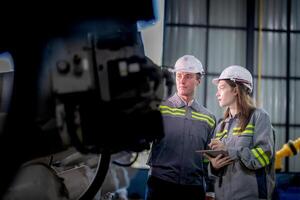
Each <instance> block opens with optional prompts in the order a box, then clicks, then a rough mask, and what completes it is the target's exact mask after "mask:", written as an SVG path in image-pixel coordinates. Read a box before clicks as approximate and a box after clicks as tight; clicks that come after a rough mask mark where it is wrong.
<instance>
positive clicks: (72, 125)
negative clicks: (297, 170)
mask: <svg viewBox="0 0 300 200" xmlns="http://www.w3.org/2000/svg"><path fill="white" fill-rule="evenodd" d="M45 4H47V3H45ZM28 6H29V7H30V5H28ZM49 6H50V4H49ZM116 6H118V7H119V6H120V8H122V10H121V11H119V10H118V9H115V8H116ZM151 6H152V0H144V1H141V0H137V1H120V2H119V1H110V3H108V4H107V5H104V4H103V5H102V6H101V7H100V8H99V6H98V5H97V4H96V3H95V2H89V1H87V2H85V3H84V4H80V5H75V7H72V9H70V8H69V6H68V5H56V6H54V7H53V6H50V7H49V8H48V9H47V10H48V11H45V10H44V9H42V8H41V10H36V9H33V8H32V7H31V9H29V8H28V9H25V8H24V13H23V12H22V13H20V15H21V16H23V18H19V19H16V20H15V19H8V20H7V21H6V22H5V23H4V24H3V26H4V27H7V30H9V31H8V32H5V31H3V32H1V34H0V40H1V42H0V45H1V46H0V50H1V51H8V52H10V53H11V54H12V56H13V58H14V62H15V81H14V89H13V96H12V101H11V108H10V110H9V112H8V117H7V123H6V124H5V127H4V132H3V134H2V135H1V138H0V143H1V144H0V154H1V155H0V156H1V159H2V160H3V162H2V163H4V162H5V163H6V164H2V165H1V169H0V172H1V186H0V189H1V190H0V196H2V195H3V194H4V193H5V191H6V189H7V187H8V185H9V183H10V181H11V180H12V179H13V175H14V174H15V172H16V171H17V169H18V168H19V167H20V165H21V164H22V163H24V162H25V161H28V160H30V159H34V158H37V157H40V156H46V155H49V154H52V153H56V152H59V151H62V150H63V149H65V148H66V147H68V146H75V147H76V148H77V149H78V150H79V151H80V152H82V153H100V154H102V155H103V158H106V159H105V160H106V163H108V162H109V157H110V154H113V153H116V152H119V151H123V150H131V151H141V150H144V149H146V148H149V146H150V145H149V144H150V142H151V141H153V140H154V139H157V138H160V137H162V136H163V127H162V122H161V116H160V112H159V110H158V104H159V103H160V101H161V100H162V96H163V94H162V93H159V90H158V88H159V87H160V85H161V84H162V83H163V81H162V77H164V76H165V75H163V74H162V71H161V69H160V68H159V67H157V66H155V65H153V63H152V62H151V61H150V60H149V59H148V58H147V57H145V55H144V54H143V51H142V48H141V46H139V40H138V32H137V29H136V22H137V21H138V20H140V19H143V20H148V19H151V18H152V17H153V10H152V7H151ZM138 7H139V9H138ZM35 8H37V7H35ZM49 10H50V13H49ZM25 11H26V12H29V11H32V12H34V13H36V14H37V15H36V16H39V17H40V19H39V20H37V19H36V18H32V17H29V16H28V15H26V12H25ZM22 14H23V15H22ZM41 21H43V22H44V23H40V22H41ZM112 124H113V125H112ZM100 167H101V166H100ZM107 167H108V165H107V164H106V166H104V167H103V169H105V168H106V169H107ZM102 171H103V170H102ZM105 173H106V172H105ZM105 173H102V175H101V174H100V175H101V176H103V175H104V176H105ZM100 186H101V181H100ZM93 190H95V187H94V189H93ZM93 192H94V191H93ZM93 192H90V193H89V195H92V194H93ZM82 198H83V199H85V198H87V199H88V196H83V197H82Z"/></svg>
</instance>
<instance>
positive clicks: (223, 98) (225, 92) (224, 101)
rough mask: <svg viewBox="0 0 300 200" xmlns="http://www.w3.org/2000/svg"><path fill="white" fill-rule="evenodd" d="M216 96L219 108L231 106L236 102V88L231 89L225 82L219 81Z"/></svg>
mask: <svg viewBox="0 0 300 200" xmlns="http://www.w3.org/2000/svg"><path fill="white" fill-rule="evenodd" d="M216 96H217V99H218V102H219V105H220V106H221V107H228V106H231V105H233V104H235V102H236V97H237V88H236V87H234V88H233V87H231V86H230V85H229V84H228V83H227V82H226V81H225V80H220V81H219V83H218V91H217V93H216Z"/></svg>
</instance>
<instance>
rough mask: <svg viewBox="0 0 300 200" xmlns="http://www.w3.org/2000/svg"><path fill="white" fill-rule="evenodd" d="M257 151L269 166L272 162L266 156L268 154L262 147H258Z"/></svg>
mask: <svg viewBox="0 0 300 200" xmlns="http://www.w3.org/2000/svg"><path fill="white" fill-rule="evenodd" d="M256 149H257V151H258V152H259V153H260V155H261V156H262V157H263V159H264V160H265V162H266V164H267V165H268V164H269V163H270V160H269V158H268V156H267V155H266V153H265V152H264V151H263V150H262V148H260V147H258V148H256Z"/></svg>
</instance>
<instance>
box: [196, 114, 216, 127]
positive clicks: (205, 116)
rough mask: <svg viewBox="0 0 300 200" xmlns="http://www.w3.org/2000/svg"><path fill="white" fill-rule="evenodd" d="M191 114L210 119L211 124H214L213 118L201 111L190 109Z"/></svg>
mask: <svg viewBox="0 0 300 200" xmlns="http://www.w3.org/2000/svg"><path fill="white" fill-rule="evenodd" d="M192 115H196V116H198V117H204V118H207V119H208V120H209V121H210V123H211V124H213V125H215V120H214V119H213V118H211V117H210V116H208V115H204V114H202V113H197V112H194V111H192Z"/></svg>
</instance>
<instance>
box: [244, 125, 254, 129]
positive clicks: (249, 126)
mask: <svg viewBox="0 0 300 200" xmlns="http://www.w3.org/2000/svg"><path fill="white" fill-rule="evenodd" d="M246 128H253V129H254V128H255V126H254V125H253V124H248V125H247V126H246Z"/></svg>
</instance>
